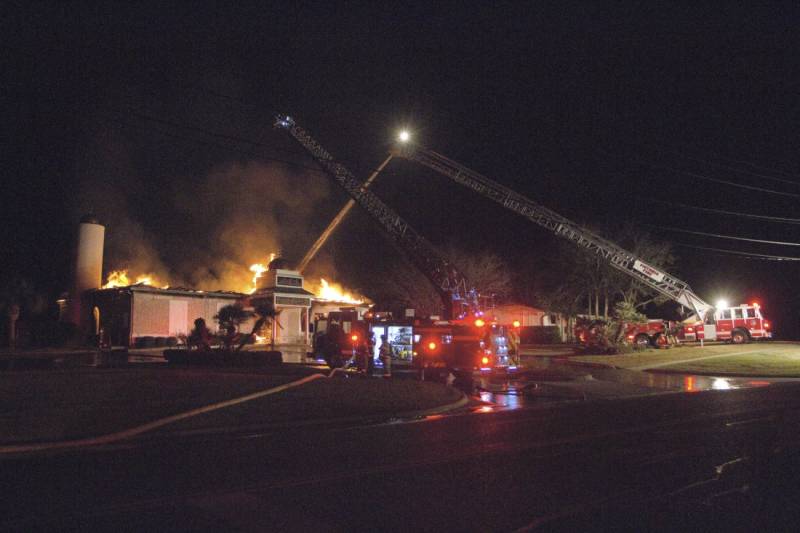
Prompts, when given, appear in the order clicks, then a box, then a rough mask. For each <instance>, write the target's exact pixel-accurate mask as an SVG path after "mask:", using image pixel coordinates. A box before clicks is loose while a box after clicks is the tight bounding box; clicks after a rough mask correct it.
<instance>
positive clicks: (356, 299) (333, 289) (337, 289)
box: [316, 278, 365, 305]
mask: <svg viewBox="0 0 800 533" xmlns="http://www.w3.org/2000/svg"><path fill="white" fill-rule="evenodd" d="M319 284H320V285H319V288H318V289H317V291H316V292H317V297H319V298H321V299H323V300H331V301H333V302H346V303H350V304H356V305H358V304H363V303H364V301H365V300H364V298H362V297H360V296H352V295H351V294H350V293H348V292H345V290H344V289H343V288H342V286H341V285H339V284H338V283H334V284H330V283H328V282H327V281H325V279H324V278H320V280H319Z"/></svg>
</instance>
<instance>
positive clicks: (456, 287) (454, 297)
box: [275, 116, 477, 318]
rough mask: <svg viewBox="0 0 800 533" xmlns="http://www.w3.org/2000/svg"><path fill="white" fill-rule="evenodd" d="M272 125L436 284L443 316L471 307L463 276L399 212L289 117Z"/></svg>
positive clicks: (472, 296) (473, 301)
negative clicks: (291, 140)
mask: <svg viewBox="0 0 800 533" xmlns="http://www.w3.org/2000/svg"><path fill="white" fill-rule="evenodd" d="M275 126H276V127H280V128H283V129H285V130H286V131H287V132H288V133H289V135H290V136H291V137H292V138H293V139H294V140H295V141H297V142H298V143H299V144H300V145H301V146H302V147H303V148H304V149H305V150H306V151H307V152H308V153H309V154H310V155H311V157H313V158H314V160H315V161H316V162H317V163H318V164H319V165H320V166H321V167H322V168H323V169H324V170H325V171H326V172H327V173H328V174H329V175H330V176H331V177H332V178H333V179H334V181H336V183H338V184H339V185H340V186H341V187H342V188H343V189H344V190H345V191H347V193H348V194H349V195H350V197H351V198H352V199H353V200H355V202H356V203H357V204H358V205H359V206H361V208H363V209H364V210H365V211H366V212H367V213H369V214H370V215H371V216H372V217H373V218H374V219H376V220H377V221H378V222H379V223H380V225H381V227H382V228H383V230H384V231H386V233H388V234H389V236H390V237H391V238H392V239H393V240H394V241H395V242H396V243H397V244H398V245H399V246H400V247H401V248H402V249H403V251H404V252H406V254H407V255H408V257H409V259H410V260H411V262H412V263H413V264H414V265H415V266H416V267H417V268H419V269H420V270H421V271H422V273H423V274H424V275H425V277H427V278H428V279H429V280H430V281H431V282H432V283H433V284H434V286H435V287H436V289H437V291H438V292H439V294H440V296H441V297H442V301H443V302H444V304H445V314H446V315H448V316H447V318H450V317H453V316H455V315H457V314H459V311H460V309H459V310H458V311H457V310H456V308H459V307H460V308H462V309H463V308H464V307H467V306H469V307H475V305H476V303H477V302H476V300H477V295H476V293H475V290H474V289H468V288H467V287H468V285H467V280H466V278H465V277H464V276H463V275H462V274H461V273H460V272H459V271H458V269H457V268H456V267H455V266H454V265H453V264H452V263H451V262H450V261H448V260H446V259H445V258H444V257H442V256H441V255H440V254H439V252H438V251H437V250H436V248H435V247H434V246H433V245H432V244H431V243H429V242H428V241H427V240H426V239H425V238H424V237H422V236H421V235H420V234H419V233H417V232H416V231H415V230H414V228H412V227H411V226H410V225H409V224H408V223H407V222H406V221H405V220H403V218H402V217H400V215H398V214H397V213H396V212H395V211H394V210H393V209H392V208H390V207H389V206H387V205H386V204H385V203H383V201H382V200H381V199H380V198H378V197H377V196H376V195H375V194H374V193H373V192H372V191H370V190H369V189H367V187H366V186H364V184H363V183H361V182H360V181H358V179H356V177H355V176H354V175H353V174H352V173H351V172H350V171H349V170H348V169H347V168H346V167H345V166H344V165H343V164H341V163H339V162H338V161H336V160H335V159H334V158H333V156H332V155H331V154H330V153H328V151H327V150H325V148H323V147H322V145H320V144H319V143H318V142H317V141H316V140H315V139H314V138H313V137H311V135H310V134H309V133H308V132H306V131H305V130H304V129H303V128H301V127H300V126H298V125H297V124H296V123H295V121H294V120H293V119H292V118H291V117H287V116H279V117H277V118H276V121H275Z"/></svg>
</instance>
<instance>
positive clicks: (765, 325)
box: [764, 320, 769, 329]
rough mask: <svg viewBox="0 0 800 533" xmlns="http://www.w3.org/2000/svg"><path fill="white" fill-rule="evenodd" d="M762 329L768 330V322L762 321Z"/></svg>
mask: <svg viewBox="0 0 800 533" xmlns="http://www.w3.org/2000/svg"><path fill="white" fill-rule="evenodd" d="M764 329H769V322H767V321H766V320H765V321H764Z"/></svg>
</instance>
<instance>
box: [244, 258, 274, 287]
mask: <svg viewBox="0 0 800 533" xmlns="http://www.w3.org/2000/svg"><path fill="white" fill-rule="evenodd" d="M267 270H269V269H268V268H267V267H265V266H264V265H263V264H261V263H255V264H253V265H250V272H252V273H253V286H252V287H251V288H249V289H248V290H247V293H248V294H253V293H254V292H256V289H257V288H258V278H260V277H261V274H263V273H264V272H266V271H267Z"/></svg>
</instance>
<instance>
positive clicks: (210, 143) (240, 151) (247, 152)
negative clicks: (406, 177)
mask: <svg viewBox="0 0 800 533" xmlns="http://www.w3.org/2000/svg"><path fill="white" fill-rule="evenodd" d="M105 120H106V121H108V122H113V123H115V124H119V125H121V126H125V127H130V128H135V129H140V130H145V131H153V132H156V133H158V134H160V135H163V136H165V137H169V138H172V139H176V140H181V141H187V142H190V143H195V144H199V145H205V146H211V147H214V148H220V149H222V150H227V151H229V152H234V153H238V154H241V155H246V156H249V157H254V158H258V159H266V160H268V161H274V162H276V163H282V164H285V165H289V166H293V167H295V168H299V169H303V170H308V171H310V172H317V173H320V174H325V175H327V172H326V171H325V170H323V169H321V168H319V167H311V166H307V165H304V164H302V163H298V162H296V161H290V160H287V159H281V158H279V157H272V156H268V155H264V154H262V153H258V152H255V151H252V150H243V149H241V148H236V147H233V146H227V145H224V144H220V143H217V142H213V141H208V140H204V139H194V138H191V137H187V136H185V135H179V134H176V133H174V132H170V131H166V130H163V129H159V128H152V127H150V128H145V127H143V126H139V125H136V124H132V123H131V122H128V121H126V120H123V119H122V118H120V117H108V116H107V117H106V118H105ZM250 144H252V145H257V146H261V147H266V145H262V144H259V143H254V142H251V143H250ZM374 170H377V168H373V169H370V173H371V172H373V171H374ZM381 173H382V174H389V175H395V176H396V175H398V173H397V172H395V171H393V170H387V169H384V170H383V171H382V172H381Z"/></svg>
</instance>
